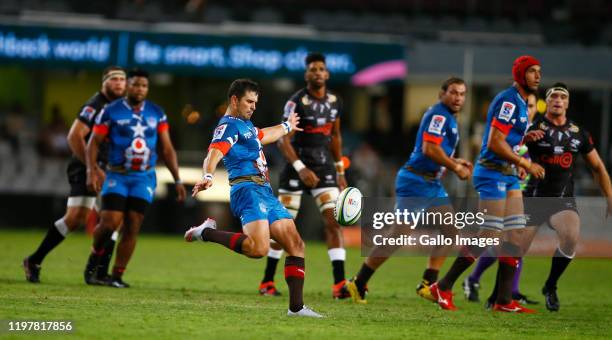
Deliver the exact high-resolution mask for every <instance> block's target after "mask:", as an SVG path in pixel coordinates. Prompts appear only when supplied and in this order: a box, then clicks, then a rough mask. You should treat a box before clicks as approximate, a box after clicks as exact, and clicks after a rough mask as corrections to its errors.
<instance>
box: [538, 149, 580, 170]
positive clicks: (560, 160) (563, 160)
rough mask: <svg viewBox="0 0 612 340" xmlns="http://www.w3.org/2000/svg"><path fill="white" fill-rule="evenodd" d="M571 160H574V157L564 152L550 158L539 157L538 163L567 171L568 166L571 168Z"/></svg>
mask: <svg viewBox="0 0 612 340" xmlns="http://www.w3.org/2000/svg"><path fill="white" fill-rule="evenodd" d="M573 160H574V157H573V156H572V154H571V152H565V153H563V154H561V155H554V156H550V155H542V156H540V161H541V162H542V163H546V164H551V165H558V166H560V167H562V168H564V169H568V168H569V167H570V166H572V162H573Z"/></svg>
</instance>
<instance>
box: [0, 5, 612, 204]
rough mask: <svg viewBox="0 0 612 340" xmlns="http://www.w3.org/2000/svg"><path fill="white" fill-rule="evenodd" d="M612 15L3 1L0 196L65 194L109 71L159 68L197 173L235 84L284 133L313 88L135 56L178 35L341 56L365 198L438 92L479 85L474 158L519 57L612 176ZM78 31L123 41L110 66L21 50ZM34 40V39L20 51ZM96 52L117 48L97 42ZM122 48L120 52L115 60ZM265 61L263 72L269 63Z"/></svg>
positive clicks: (296, 74) (340, 89)
mask: <svg viewBox="0 0 612 340" xmlns="http://www.w3.org/2000/svg"><path fill="white" fill-rule="evenodd" d="M611 16H612V3H611V2H609V1H603V0H601V1H600V0H580V1H577V0H560V1H548V0H531V1H510V0H502V1H485V0H453V1H449V0H433V1H432V0H427V1H426V0H403V1H400V0H378V1H365V0H351V1H348V0H338V1H319V0H310V1H305V0H287V1H281V0H278V1H266V0H250V1H234V0H225V1H213V0H188V1H159V0H132V1H128V0H123V1H117V0H116V1H87V2H83V1H74V0H26V1H16V0H4V1H2V2H1V3H0V19H1V20H0V23H1V24H0V29H2V32H0V33H2V35H0V193H2V195H4V196H3V197H11V196H10V195H19V194H28V195H39V196H40V195H43V196H45V195H46V196H53V197H58V198H64V197H65V196H66V194H67V193H68V189H69V187H68V183H67V180H66V176H65V168H66V164H67V160H68V157H69V155H70V151H69V149H68V145H67V142H66V135H67V133H68V129H69V127H70V125H71V124H72V122H73V120H74V119H75V117H76V116H77V114H78V110H79V108H80V107H81V105H82V104H83V103H84V102H85V101H86V100H87V99H88V98H89V97H90V96H91V95H93V94H94V92H96V91H97V90H98V89H99V88H100V77H101V70H102V69H103V68H104V67H105V66H107V65H109V64H117V63H118V64H121V65H122V66H128V67H132V66H139V67H142V68H145V69H149V70H150V71H151V73H152V78H151V88H150V94H149V99H151V100H153V101H155V102H157V103H158V104H160V105H161V106H162V107H163V108H164V109H165V110H166V113H167V114H168V116H169V120H170V124H171V135H172V138H173V141H174V143H175V147H176V149H177V150H178V155H179V162H180V165H181V167H185V168H187V167H192V168H198V167H200V166H201V162H202V159H203V157H204V155H205V150H206V148H207V146H208V143H209V141H210V138H211V133H212V130H213V128H214V126H215V125H216V122H217V120H218V119H219V118H220V116H221V115H223V113H224V112H225V105H226V98H225V94H226V90H227V87H228V85H229V83H230V82H231V81H232V80H233V79H235V78H237V77H251V78H253V79H254V80H256V81H258V82H260V84H261V85H262V89H263V91H262V94H261V96H260V102H259V105H258V109H257V111H256V113H255V115H254V116H253V121H254V123H255V124H256V125H257V126H268V125H272V124H276V123H278V122H279V121H280V119H281V115H282V109H283V106H284V103H285V102H286V100H287V99H288V98H289V97H290V96H291V94H293V93H294V92H295V91H297V90H298V89H300V88H301V87H303V86H304V81H303V69H298V70H297V71H296V70H295V69H294V70H291V72H290V71H288V70H283V69H281V68H280V66H279V67H275V68H273V69H272V68H271V69H265V67H264V69H265V72H263V71H261V67H262V66H261V65H256V61H253V60H254V59H253V58H255V57H253V58H251V59H249V62H251V61H252V62H253V65H254V66H253V69H250V68H248V67H243V68H240V69H238V70H237V68H234V69H231V70H230V69H224V68H222V67H219V68H217V69H214V68H213V67H214V66H215V65H213V64H214V63H213V62H212V61H211V62H210V63H208V64H206V67H201V68H198V67H195V66H194V65H195V64H193V65H191V66H190V67H191V68H190V67H187V66H185V67H183V68H181V67H175V66H172V65H170V64H165V65H161V64H160V63H162V64H163V62H164V60H165V61H167V60H166V59H163V56H162V57H161V58H162V61H161V62H160V61H159V60H158V59H156V60H154V61H151V60H149V59H147V58H149V57H151V55H153V56H154V55H155V53H156V52H155V51H156V50H155V49H153V50H151V49H147V50H141V51H146V52H142V53H141V55H139V54H138V51H137V46H138V43H135V41H136V40H138V39H141V40H142V39H144V38H142V37H145V38H146V39H149V40H147V44H149V45H147V44H144V45H140V47H142V46H145V47H150V46H154V47H155V44H154V43H153V42H155V41H157V43H158V44H159V46H161V45H163V44H164V43H167V44H172V43H173V41H172V39H171V38H172V37H174V36H169V34H170V35H172V34H174V35H175V36H179V35H180V38H181V39H183V40H181V41H183V42H184V43H185V44H187V45H189V44H191V45H190V46H191V47H193V48H196V47H197V46H198V44H199V43H200V42H203V43H205V42H206V41H208V40H211V41H212V40H214V41H215V42H214V43H211V44H213V45H214V46H213V48H214V47H215V46H217V45H219V46H222V47H223V46H225V45H224V44H225V42H226V41H231V43H232V44H233V43H236V44H238V46H239V47H240V46H242V47H244V46H245V44H247V45H248V46H249V48H250V46H251V45H252V48H253V51H255V50H256V49H257V48H259V47H257V46H258V44H260V45H261V46H263V47H261V48H262V50H263V49H264V48H268V49H270V48H274V47H275V46H276V45H277V44H278V45H279V46H280V45H283V44H288V45H291V44H292V43H293V41H294V40H295V41H297V42H296V43H295V44H294V45H295V46H302V45H300V44H302V43H303V44H305V45H304V46H306V47H303V48H302V47H298V49H297V51H301V53H305V51H302V50H300V49H304V48H308V49H309V50H320V51H322V52H328V51H332V52H333V51H334V48H336V47H338V49H342V51H340V52H338V56H340V57H339V59H338V60H340V61H339V62H338V63H337V65H336V64H335V65H336V66H338V67H339V68H338V70H339V71H337V72H335V73H334V70H332V72H331V80H330V82H329V84H328V85H329V88H330V89H332V90H334V91H336V92H337V93H339V94H340V96H341V97H342V99H343V102H344V111H343V114H342V116H341V119H342V134H343V138H344V154H346V155H347V156H348V157H349V158H350V160H351V168H350V169H349V171H348V176H349V182H350V184H351V185H353V186H357V187H359V188H360V189H361V190H362V191H363V192H364V194H365V195H368V196H387V197H389V196H393V189H394V177H395V173H396V171H397V169H398V168H399V167H400V166H401V165H402V164H403V162H405V161H406V159H407V158H408V155H409V154H410V152H411V151H412V148H413V145H414V139H415V136H416V130H417V128H418V123H419V120H420V118H421V116H422V114H423V113H424V112H425V111H426V110H427V108H428V107H429V106H430V105H432V104H434V103H436V101H437V96H438V91H439V86H440V84H441V82H442V81H443V80H444V79H446V78H447V77H449V76H451V75H456V76H460V77H463V78H465V80H466V81H467V82H468V85H469V87H468V91H469V92H468V100H467V102H466V106H465V108H464V110H463V112H462V113H461V117H460V125H461V128H460V129H461V146H460V150H459V155H460V156H461V157H464V158H468V159H472V160H473V159H475V158H476V156H477V153H478V151H479V148H480V144H481V140H482V133H483V130H484V120H485V118H486V113H487V108H488V105H489V103H490V101H491V100H492V98H493V97H494V96H495V94H496V93H497V92H499V91H501V90H503V89H505V88H506V87H508V86H509V85H510V84H511V82H512V78H511V65H512V61H513V60H514V58H515V57H517V56H519V55H522V54H533V55H535V56H536V57H538V58H540V60H541V61H542V63H543V83H542V89H541V91H540V93H539V97H540V102H539V103H538V110H539V112H544V111H545V103H544V102H543V96H544V91H545V88H546V86H550V85H552V84H553V83H555V82H558V81H562V82H565V83H567V85H568V86H569V88H570V91H571V98H570V110H569V117H570V118H572V119H574V120H576V121H577V122H578V123H579V124H581V125H582V126H583V127H584V128H586V129H587V130H589V131H590V132H591V133H592V135H593V138H594V141H595V144H596V147H597V148H598V150H599V152H600V154H601V155H602V158H603V159H604V161H605V162H606V164H607V165H608V166H609V165H610V164H611V161H612V148H610V147H609V146H610V127H611V125H612V122H611V120H610V119H609V116H610V113H611V110H612V100H611V89H612V46H611V45H612V22H610V21H609V20H608V18H609V17H611ZM78 31H87V32H89V31H92V32H110V33H109V34H116V35H117V37H118V38H117V41H118V42H117V43H115V42H114V40H112V42H111V43H110V45H109V46H110V49H109V51H111V52H110V53H111V57H108V58H107V59H104V58H103V57H106V56H107V55H106V54H105V53H106V52H104V53H102V54H99V55H93V54H92V55H93V57H92V58H94V59H95V58H98V57H100V56H101V57H100V58H99V59H96V60H95V61H96V62H93V61H91V60H90V61H88V62H80V61H78V60H76V57H75V58H72V57H66V58H64V59H63V60H62V61H61V62H60V61H58V60H57V59H56V60H51V59H49V60H46V59H45V60H43V59H41V58H38V59H36V60H35V57H34V56H36V57H39V56H40V55H43V54H42V53H43V52H40V51H39V52H40V53H39V52H36V51H34V52H33V50H27V51H26V49H25V48H23V49H22V50H18V49H16V48H15V46H17V45H10V46H9V44H16V43H15V42H18V43H23V42H24V41H26V42H34V43H36V41H39V40H40V39H47V38H49V39H51V38H53V37H55V36H54V35H53V34H56V35H57V34H60V33H61V34H64V35H65V36H66V37H71V36H78V33H79V32H78ZM127 31H129V32H132V33H131V34H132V35H131V36H130V37H128V38H125V37H124V36H123V35H122V34H123V33H122V32H127ZM24 32H25V33H24ZM54 32H55V33H54ZM58 32H59V33H58ZM66 32H67V33H66ZM134 32H136V33H134ZM22 33H23V34H25V35H27V34H29V37H30V38H28V39H31V40H27V39H26V40H23V39H22V40H19V39H21V38H20V36H19V34H22ZM81 33H82V32H81ZM92 34H93V33H92ZM62 37H63V36H62ZM112 37H115V36H112ZM168 37H170V38H168ZM10 39H13V40H10ZM24 39H25V38H24ZM36 39H38V40H36ZM62 39H63V38H62ZM66 39H68V38H66ZM75 39H76V38H75ZM83 39H84V40H87V39H89V38H87V37H84V38H83ZM113 39H114V38H113ZM155 39H158V40H155ZM198 39H200V40H198ZM87 41H91V39H89V40H87ZM100 41H101V42H102V43H104V42H105V40H104V39H101V40H95V42H96V43H98V42H100ZM126 41H128V42H126ZM194 41H195V42H194ZM139 42H141V41H140V40H139ZM304 42H305V43H304ZM294 45H292V46H294ZM353 45H355V46H357V47H354V46H353ZM19 46H25V45H19ZM28 46H29V45H28ZM32 46H33V45H32ZM92 46H93V45H92ZM95 46H96V48H98V47H100V46H102V45H95ZM126 46H127V47H126ZM359 46H361V47H359ZM378 46H382V47H384V48H389V51H399V52H398V53H397V56H395V55H394V56H391V55H389V56H387V55H386V54H388V53H387V52H385V51H387V50H385V49H382V47H381V49H378ZM51 47H52V48H53V45H51ZM102 47H104V46H102ZM132 47H133V48H134V51H131V50H130V52H125V57H122V54H121V53H120V52H121V51H122V49H126V48H128V49H129V48H132ZM191 47H190V48H191ZM225 47H227V52H228V53H229V54H228V55H230V56H229V57H228V58H233V57H234V56H235V55H234V54H232V53H234V52H232V49H231V48H230V47H229V45H227V46H225ZM319 47H320V48H319ZM358 47H359V48H361V49H359V48H358ZM167 48H170V46H169V45H168V46H167ZM291 48H294V47H291ZM289 49H290V48H289ZM364 49H365V50H364ZM115 50H117V51H119V52H116V55H117V57H116V58H115V57H113V56H115V52H113V51H115ZM189 51H195V52H198V53H199V52H201V51H203V50H189ZM206 51H207V52H206V53H208V51H209V50H206ZM249 51H250V52H249V53H251V52H252V51H251V50H249ZM347 51H348V52H347ZM351 51H352V52H351ZM355 51H357V52H355ZM359 51H366V52H367V53H365V54H367V57H368V58H370V59H371V60H373V61H372V62H371V64H372V65H370V64H368V63H370V62H369V61H366V62H363V63H361V64H359V63H358V62H357V59H359V58H363V57H364V53H362V52H359ZM87 52H88V51H85V52H84V53H87ZM166 52H168V51H167V50H166ZM195 52H194V53H195ZM28 53H30V54H28ZM37 53H38V54H37ZM224 53H225V52H224ZM253 53H254V52H253ZM343 53H344V54H343ZM351 53H354V54H353V55H351ZM253 55H255V54H253ZM257 56H260V55H256V57H257ZM272 56H273V57H274V56H275V55H274V54H273V55H272ZM284 56H286V57H289V55H284ZM343 56H344V57H346V56H348V57H347V58H349V59H346V58H345V59H342V58H344V57H343ZM165 57H166V58H167V57H168V55H167V54H166V56H165ZM71 58H72V59H71ZM138 58H140V59H138ZM185 58H186V57H185ZM245 58H246V57H245ZM262 58H264V57H262ZM350 58H353V59H350ZM103 59H104V60H103ZM252 59H253V60H252ZM370 59H368V60H370ZM387 59H388V60H387ZM92 60H93V59H92ZM185 60H186V59H185ZM185 60H183V59H181V61H184V62H185V63H187V61H185ZM207 60H208V61H210V60H213V59H210V60H209V59H207ZM241 60H242V59H241ZM245 60H246V59H245ZM270 60H271V61H272V62H273V61H275V60H276V59H270ZM346 60H348V62H347V63H345V64H346V65H345V66H346V67H344V68H342V67H343V66H342V65H344V64H343V61H346ZM398 60H399V62H400V64H401V65H400V67H399V68H395V71H394V72H395V74H394V75H392V76H389V77H377V76H378V75H377V74H374V77H373V78H372V77H371V78H370V80H369V81H366V82H360V81H357V80H356V77H355V74H357V73H359V72H360V71H362V70H367V69H368V67H369V66H376V65H375V64H376V63H381V64H384V62H385V61H391V62H397V61H398ZM213 61H214V60H213ZM139 62H141V63H140V64H139ZM147 62H148V64H147ZM189 62H191V61H189ZM257 62H262V63H267V59H265V58H264V59H261V60H259V61H257ZM353 62H354V63H353ZM194 63H195V62H194ZM160 65H161V66H160ZM219 65H225V66H227V64H223V63H221V64H219ZM347 65H348V66H347ZM355 65H357V66H355ZM379 65H380V64H379ZM257 67H259V68H260V69H258V70H255V68H257ZM398 70H399V71H398ZM387 71H388V70H387ZM262 72H263V73H262ZM343 72H344V73H343ZM379 72H383V71H380V70H379ZM384 72H386V71H384ZM384 72H383V73H384ZM389 72H391V71H389ZM397 72H399V73H397ZM265 153H266V157H267V160H268V163H269V165H270V168H271V170H272V178H273V182H276V181H277V179H278V177H277V176H276V175H277V174H278V172H279V171H280V169H281V167H282V166H283V165H284V160H283V157H282V155H281V154H280V152H279V151H278V149H277V148H276V146H275V145H270V146H267V147H266V148H265ZM455 177H456V176H453V175H450V176H446V178H445V179H444V180H445V181H446V182H447V185H448V187H449V192H450V193H451V194H456V195H461V196H474V195H475V193H474V192H473V189H472V188H471V185H469V183H460V182H459V181H458V180H457V179H456V178H455ZM576 181H577V193H578V194H579V195H598V194H599V191H598V188H597V187H596V186H595V184H594V183H593V181H592V178H591V176H590V174H589V172H588V170H587V169H586V167H584V166H580V165H579V166H578V171H577V174H576ZM273 184H274V185H276V183H273ZM58 206H60V207H61V205H58Z"/></svg>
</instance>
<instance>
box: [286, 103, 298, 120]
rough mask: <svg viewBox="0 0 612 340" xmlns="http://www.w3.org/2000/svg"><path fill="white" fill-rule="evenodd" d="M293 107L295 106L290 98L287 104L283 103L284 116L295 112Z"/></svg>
mask: <svg viewBox="0 0 612 340" xmlns="http://www.w3.org/2000/svg"><path fill="white" fill-rule="evenodd" d="M295 107H296V104H295V102H292V101H291V100H290V101H288V102H287V104H285V109H284V112H285V118H286V117H289V115H290V114H292V113H293V112H295Z"/></svg>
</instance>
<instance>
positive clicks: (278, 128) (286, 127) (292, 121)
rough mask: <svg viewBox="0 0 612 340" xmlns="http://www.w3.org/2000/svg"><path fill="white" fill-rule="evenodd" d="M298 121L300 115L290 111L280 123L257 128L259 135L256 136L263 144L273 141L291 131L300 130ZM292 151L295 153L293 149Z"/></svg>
mask: <svg viewBox="0 0 612 340" xmlns="http://www.w3.org/2000/svg"><path fill="white" fill-rule="evenodd" d="M299 123H300V117H299V116H298V115H297V114H296V113H295V112H292V113H291V114H290V115H289V117H287V120H286V121H284V122H282V123H281V124H278V125H274V126H270V127H267V128H264V129H261V130H259V133H260V136H257V137H258V138H259V139H260V140H261V144H263V145H267V144H270V143H274V142H276V141H278V140H279V139H281V138H282V137H284V136H286V135H287V134H288V133H290V132H292V131H302V128H300V127H298V124H299ZM293 153H294V154H295V150H294V151H293Z"/></svg>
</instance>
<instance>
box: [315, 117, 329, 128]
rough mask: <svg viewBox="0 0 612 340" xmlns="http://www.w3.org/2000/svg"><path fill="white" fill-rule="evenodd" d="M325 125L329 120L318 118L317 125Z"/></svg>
mask: <svg viewBox="0 0 612 340" xmlns="http://www.w3.org/2000/svg"><path fill="white" fill-rule="evenodd" d="M325 123H327V119H325V118H317V125H319V126H321V125H325Z"/></svg>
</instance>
